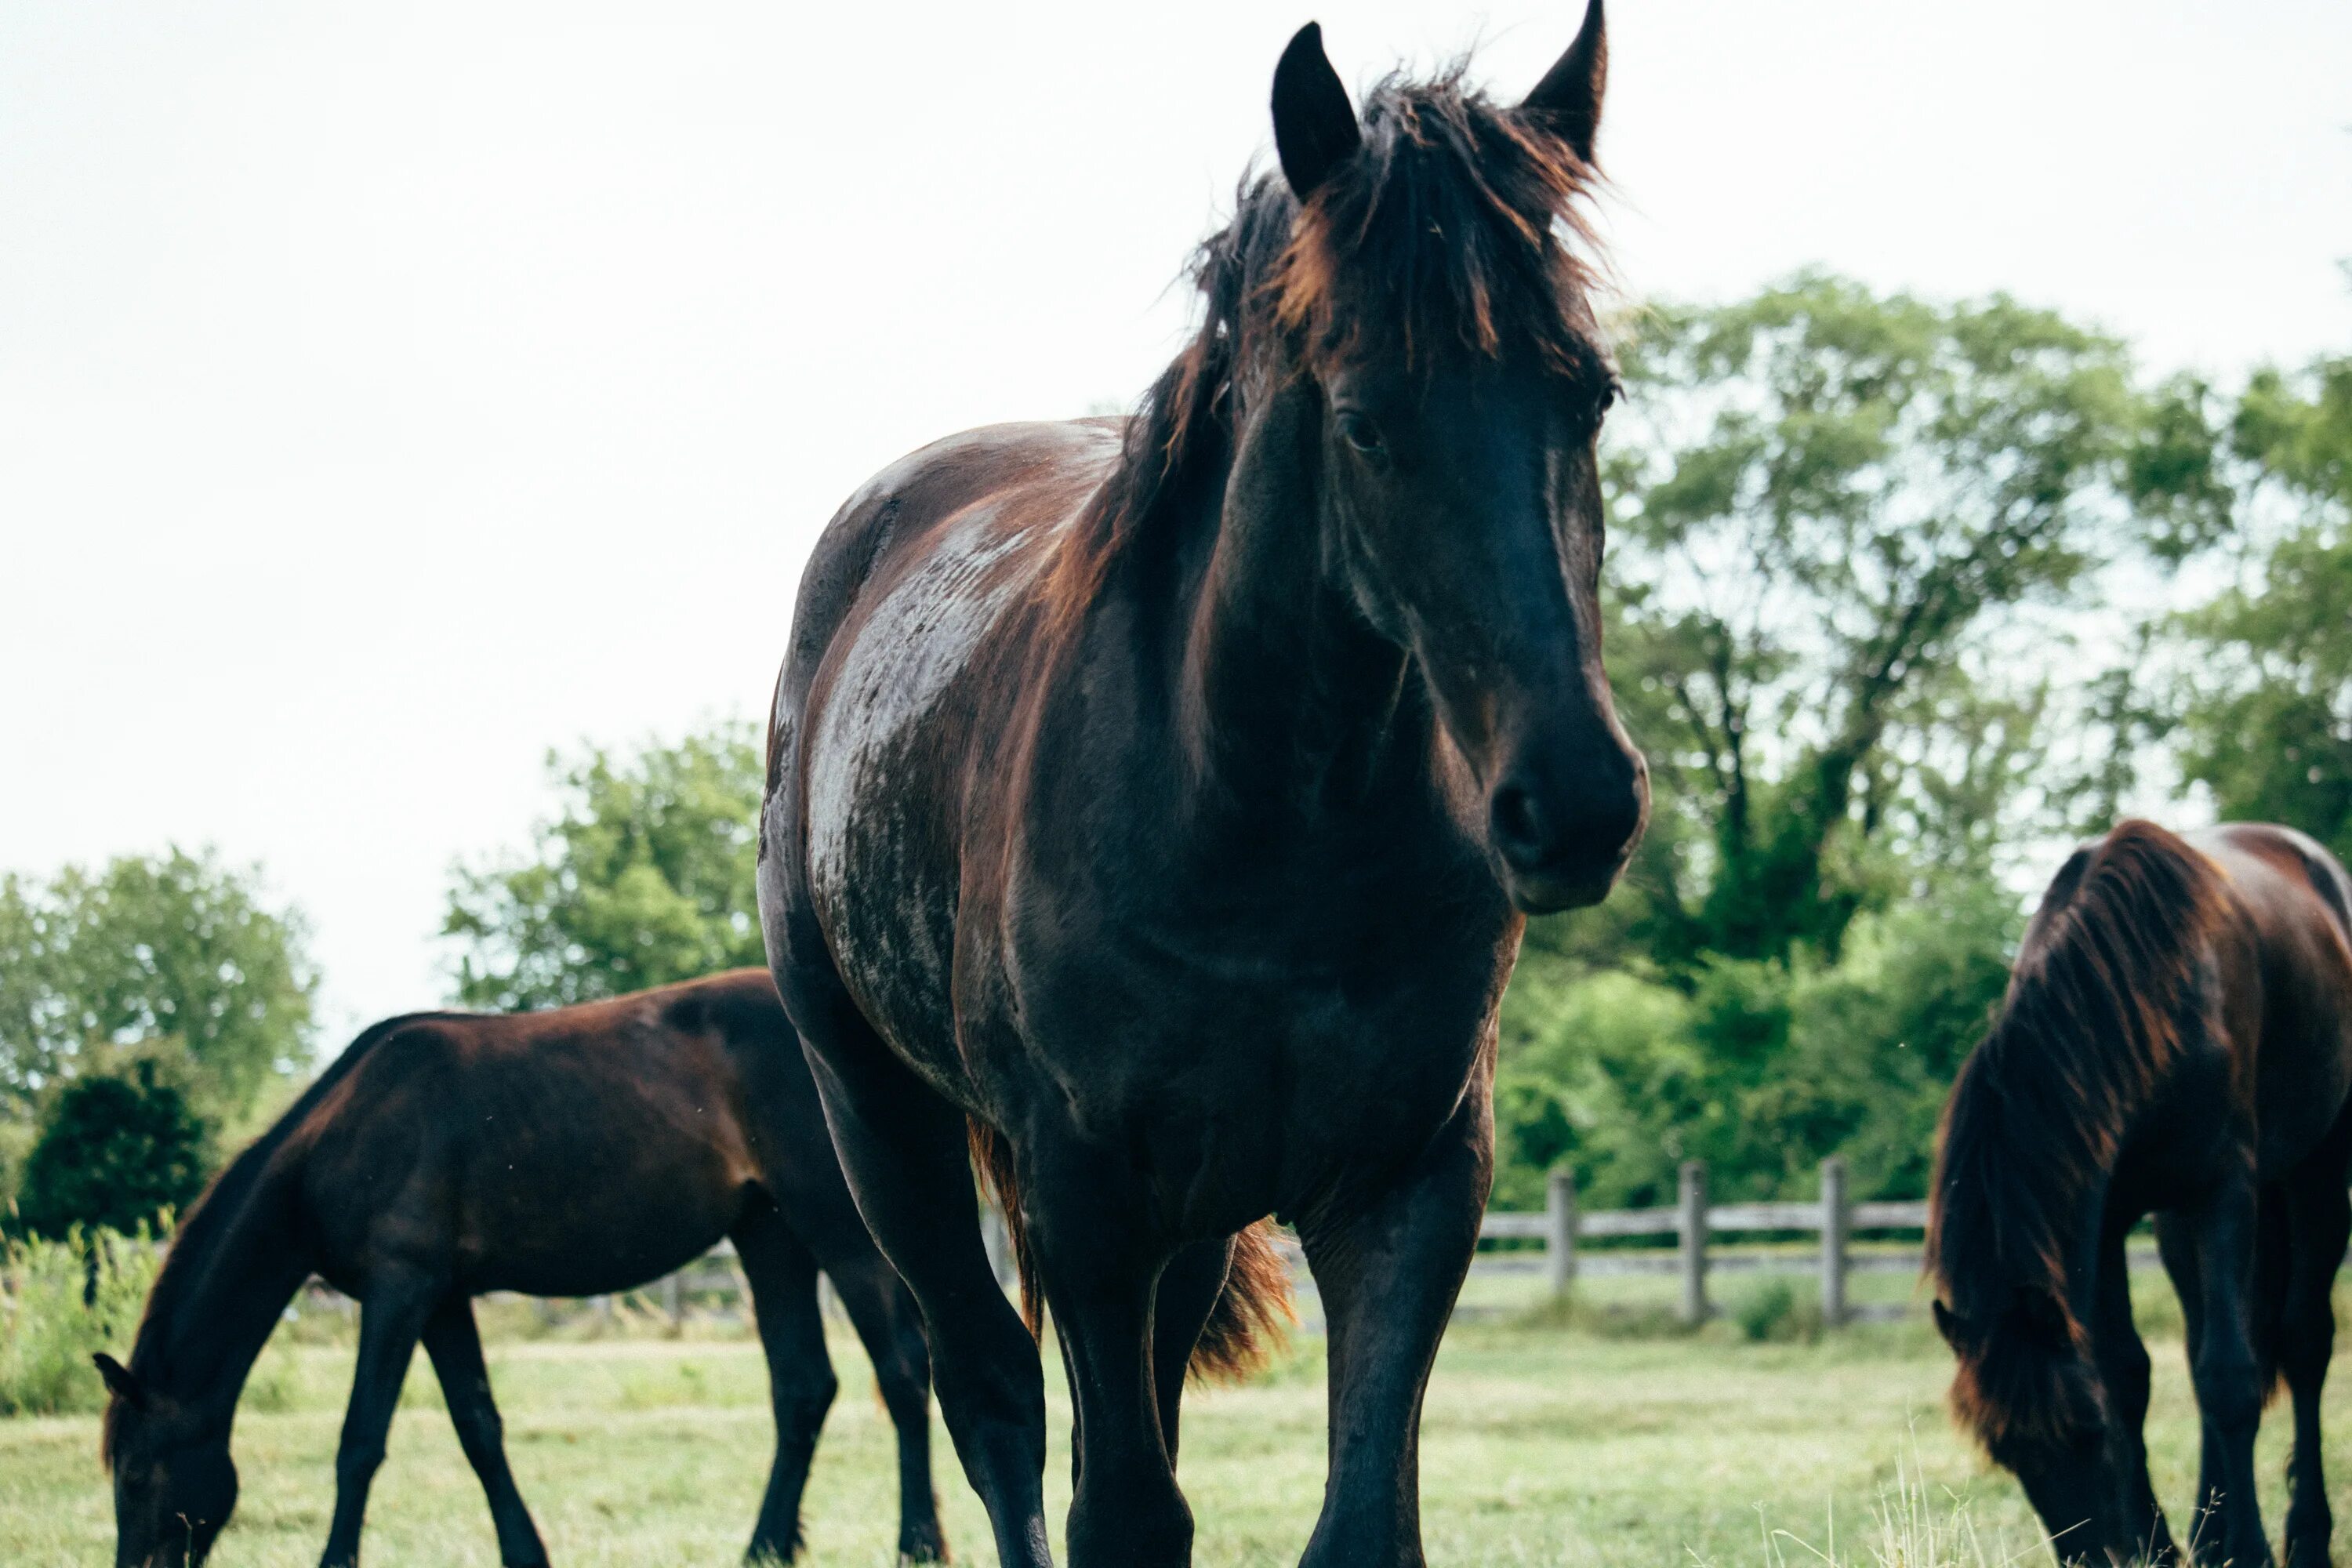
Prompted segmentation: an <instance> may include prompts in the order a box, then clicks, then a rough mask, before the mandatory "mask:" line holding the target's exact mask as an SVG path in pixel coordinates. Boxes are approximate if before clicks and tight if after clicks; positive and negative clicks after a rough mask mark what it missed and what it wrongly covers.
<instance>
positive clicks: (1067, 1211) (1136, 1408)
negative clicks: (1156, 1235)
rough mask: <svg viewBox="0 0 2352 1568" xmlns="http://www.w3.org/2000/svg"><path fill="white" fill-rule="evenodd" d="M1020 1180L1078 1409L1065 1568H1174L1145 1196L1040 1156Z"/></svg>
mask: <svg viewBox="0 0 2352 1568" xmlns="http://www.w3.org/2000/svg"><path fill="white" fill-rule="evenodd" d="M1041 1153H1042V1154H1043V1158H1039V1159H1033V1160H1032V1161H1030V1162H1028V1165H1029V1168H1028V1169H1026V1170H1024V1172H1023V1174H1022V1182H1023V1186H1024V1197H1025V1202H1024V1217H1025V1218H1026V1220H1027V1226H1028V1243H1029V1246H1030V1247H1031V1248H1032V1250H1033V1252H1034V1255H1035V1258H1036V1260H1037V1268H1038V1274H1039V1276H1040V1278H1041V1279H1043V1281H1044V1283H1045V1299H1046V1300H1047V1301H1048V1303H1050V1304H1051V1306H1052V1308H1053V1311H1054V1331H1055V1335H1056V1337H1057V1338H1059V1339H1060V1341H1061V1344H1062V1352H1063V1361H1064V1363H1065V1365H1066V1369H1067V1371H1068V1373H1069V1378H1070V1399H1071V1403H1072V1404H1073V1405H1075V1406H1076V1420H1075V1422H1074V1423H1073V1428H1072V1441H1073V1447H1074V1448H1075V1450H1076V1456H1075V1463H1074V1466H1073V1469H1074V1473H1075V1478H1076V1496H1075V1497H1074V1498H1073V1499H1072V1500H1071V1503H1070V1522H1069V1551H1070V1564H1071V1568H1112V1565H1114V1564H1116V1565H1118V1568H1184V1564H1186V1563H1190V1562H1191V1561H1192V1510H1191V1509H1189V1508H1187V1507H1186V1506H1185V1503H1184V1497H1183V1494H1182V1493H1181V1491H1179V1490H1178V1489H1177V1486H1176V1472H1175V1468H1174V1465H1173V1463H1172V1461H1171V1458H1170V1457H1169V1449H1168V1442H1167V1438H1166V1436H1165V1435H1164V1434H1163V1432H1162V1430H1161V1427H1160V1399H1159V1386H1158V1383H1157V1380H1156V1379H1155V1377H1154V1373H1153V1356H1152V1340H1153V1333H1152V1321H1153V1314H1152V1303H1153V1298H1154V1295H1155V1293H1156V1292H1157V1290H1158V1289H1159V1283H1160V1272H1161V1270H1162V1268H1164V1267H1165V1265H1166V1263H1167V1260H1168V1252H1169V1249H1168V1248H1167V1247H1163V1246H1161V1245H1159V1244H1158V1243H1157V1242H1155V1241H1154V1240H1153V1239H1152V1237H1151V1227H1150V1225H1148V1224H1146V1223H1141V1216H1142V1215H1145V1214H1146V1213H1147V1212H1148V1209H1147V1205H1146V1201H1145V1194H1142V1193H1141V1192H1139V1191H1138V1190H1136V1188H1135V1185H1134V1184H1133V1183H1132V1182H1131V1181H1122V1180H1120V1179H1119V1177H1118V1173H1116V1172H1115V1171H1113V1170H1109V1169H1107V1168H1105V1167H1106V1164H1107V1163H1106V1162H1102V1161H1099V1160H1096V1159H1093V1158H1090V1157H1087V1156H1086V1155H1083V1154H1079V1153H1076V1152H1073V1151H1069V1150H1067V1149H1056V1150H1050V1151H1041Z"/></svg>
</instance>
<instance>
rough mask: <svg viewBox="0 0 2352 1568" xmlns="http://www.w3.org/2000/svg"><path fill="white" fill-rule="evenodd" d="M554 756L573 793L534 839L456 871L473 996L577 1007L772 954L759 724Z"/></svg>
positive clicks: (460, 956) (552, 767)
mask: <svg viewBox="0 0 2352 1568" xmlns="http://www.w3.org/2000/svg"><path fill="white" fill-rule="evenodd" d="M547 768H548V773H549V776H550V782H551V784H552V785H553V786H554V789H555V791H556V794H557V796H558V799H559V801H560V806H559V809H558V811H557V814H556V815H555V816H553V817H552V818H551V819H550V820H548V821H546V822H544V823H542V824H541V826H540V827H539V828H538V830H537V833H536V836H535V837H536V842H535V843H534V845H533V847H532V848H531V850H530V852H529V853H528V854H526V855H522V856H518V857H509V858H507V859H505V860H502V861H499V862H495V863H493V864H491V865H488V866H487V867H481V868H467V867H463V866H461V867H459V868H457V871H456V873H455V876H454V880H453V886H452V888H451V890H450V894H449V904H448V912H447V916H446V919H445V921H444V922H443V925H442V931H443V934H444V935H445V936H447V937H450V938H453V939H455V940H456V942H457V943H458V947H457V959H456V963H455V975H454V980H455V986H454V988H455V990H456V993H457V999H458V1000H459V1001H461V1002H464V1003H466V1004H467V1005H473V1006H481V1007H491V1008H496V1009H499V1010H501V1011H506V1010H512V1009H517V1008H525V1007H551V1006H563V1005H569V1004H572V1003H574V1002H584V1001H589V1000H592V999H593V998H596V997H601V996H614V995H619V994H623V993H625V992H629V991H636V990H641V989H643V988H644V987H646V986H648V985H661V984H668V983H670V982H673V981H678V980H690V979H693V978H695V977H697V976H699V975H704V974H709V973H713V972H714V971H717V970H721V969H729V968H734V967H737V966H739V965H743V964H757V963H764V962H765V961H766V950H765V948H764V946H763V944H762V941H761V934H760V921H759V910H758V901H757V894H756V892H755V890H754V885H753V880H752V879H753V875H754V872H755V870H756V868H757V864H758V844H757V837H756V834H757V825H758V820H759V813H760V791H761V755H760V752H759V748H758V746H757V744H756V742H755V739H754V736H753V732H752V730H751V726H750V725H748V724H740V723H728V724H720V725H717V726H715V727H713V728H711V729H709V730H707V731H703V732H701V733H699V734H692V735H688V736H686V737H685V738H683V739H682V740H680V741H678V742H676V743H675V744H663V743H660V742H648V743H646V744H645V745H643V746H641V747H640V748H638V749H637V750H636V751H635V752H631V753H626V754H616V753H614V752H611V751H608V750H605V749H604V748H602V747H589V748H587V749H586V750H584V751H583V752H581V753H580V754H579V755H577V756H574V757H565V756H562V755H561V754H558V753H553V752H551V753H550V754H549V756H548V759H547Z"/></svg>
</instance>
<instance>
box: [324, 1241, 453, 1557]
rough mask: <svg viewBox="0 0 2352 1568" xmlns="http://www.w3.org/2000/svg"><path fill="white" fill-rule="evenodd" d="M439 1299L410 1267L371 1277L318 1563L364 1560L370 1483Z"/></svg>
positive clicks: (438, 1292) (434, 1289)
mask: <svg viewBox="0 0 2352 1568" xmlns="http://www.w3.org/2000/svg"><path fill="white" fill-rule="evenodd" d="M440 1299H441V1290H440V1289H439V1288H438V1287H437V1286H436V1285H435V1284H434V1283H432V1282H431V1281H428V1280H425V1279H421V1278H418V1277H415V1276H413V1275H406V1274H397V1275H392V1276H390V1277H388V1278H384V1279H376V1280H372V1281H371V1282H370V1286H369V1289H368V1290H367V1292H366V1294H365V1296H364V1297H363V1298H362V1300H361V1302H360V1353H359V1367H358V1371H357V1372H356V1373H354V1375H353V1376H352V1403H351V1405H350V1407H349V1408H348V1409H347V1410H345V1411H344V1413H343V1436H342V1442H341V1446H340V1447H338V1448H337V1450H336V1452H335V1519H334V1522H333V1524H331V1526H329V1527H328V1531H327V1550H326V1551H325V1552H323V1553H321V1554H320V1558H319V1563H320V1568H354V1565H355V1564H356V1563H358V1562H359V1560H360V1521H362V1519H363V1518H364V1517H365V1516H366V1514H367V1496H368V1487H369V1485H370V1483H371V1482H373V1480H374V1479H375V1472H376V1468H377V1467H378V1466H380V1465H382V1464H383V1440H384V1435H385V1434H386V1433H388V1432H389V1431H391V1429H392V1413H393V1410H394V1408H395V1407H396V1406H397V1405H399V1403H400V1384H401V1381H402V1379H404V1377H406V1376H407V1375H408V1362H409V1358H410V1357H411V1356H413V1355H415V1353H416V1339H417V1336H418V1335H419V1334H421V1333H422V1332H423V1331H424V1330H425V1320H426V1319H428V1318H429V1317H431V1316H432V1313H433V1308H434V1304H435V1303H436V1302H437V1301H438V1300H440Z"/></svg>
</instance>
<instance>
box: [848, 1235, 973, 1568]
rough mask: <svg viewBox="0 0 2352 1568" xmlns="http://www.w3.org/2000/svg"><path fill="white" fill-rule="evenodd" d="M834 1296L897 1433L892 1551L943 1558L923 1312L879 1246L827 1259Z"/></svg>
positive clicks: (915, 1558)
mask: <svg viewBox="0 0 2352 1568" xmlns="http://www.w3.org/2000/svg"><path fill="white" fill-rule="evenodd" d="M826 1271H827V1272H828V1273H829V1274H831V1275H832V1277H833V1286H834V1289H835V1290H838V1291H839V1292H840V1293H841V1304H842V1306H843V1307H844V1308H845V1309H847V1310H848V1312H849V1321H851V1322H852V1323H854V1324H856V1328H857V1337H858V1339H859V1340H860V1341H862V1342H864V1343H865V1346H866V1355H867V1356H868V1357H869V1358H870V1359H871V1360H872V1361H873V1363H874V1383H875V1386H876V1387H877V1389H878V1390H880V1392H881V1394H882V1406H883V1408H884V1409H886V1410H887V1411H888V1412H889V1413H890V1425H891V1426H893V1427H894V1428H896V1429H897V1431H898V1559H899V1561H900V1562H902V1563H944V1562H946V1561H947V1560H948V1548H947V1537H946V1535H945V1534H944V1533H942V1532H941V1531H940V1500H939V1494H938V1493H937V1492H935V1491H934V1490H932V1489H931V1363H930V1355H929V1352H927V1351H926V1350H925V1349H924V1348H923V1321H922V1314H921V1313H920V1312H919V1311H918V1310H916V1307H915V1299H914V1297H912V1296H910V1295H908V1292H907V1287H906V1284H905V1283H904V1282H903V1281H902V1280H900V1279H899V1278H898V1274H897V1273H896V1272H895V1271H894V1270H893V1269H892V1268H891V1267H890V1265H889V1264H888V1263H887V1262H885V1261H884V1260H883V1258H882V1255H881V1254H880V1253H879V1252H874V1251H870V1250H869V1251H868V1252H867V1253H866V1257H865V1258H862V1259H860V1260H857V1261H854V1262H845V1261H843V1260H842V1259H839V1258H835V1259H832V1260H830V1261H829V1262H828V1263H827V1264H826Z"/></svg>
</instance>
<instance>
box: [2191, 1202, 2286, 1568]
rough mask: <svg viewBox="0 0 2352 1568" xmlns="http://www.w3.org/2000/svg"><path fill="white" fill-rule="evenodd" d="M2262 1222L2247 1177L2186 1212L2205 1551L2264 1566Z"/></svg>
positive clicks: (2244, 1566)
mask: <svg viewBox="0 0 2352 1568" xmlns="http://www.w3.org/2000/svg"><path fill="white" fill-rule="evenodd" d="M2258 1219H2259V1215H2258V1212H2257V1203H2256V1192H2255V1187H2254V1184H2253V1182H2252V1179H2251V1178H2250V1177H2249V1178H2243V1179H2235V1180H2231V1181H2230V1182H2228V1183H2226V1184H2224V1185H2223V1186H2221V1188H2220V1189H2219V1190H2217V1191H2216V1192H2215V1193H2214V1194H2213V1195H2212V1196H2211V1197H2210V1198H2208V1199H2207V1200H2206V1201H2205V1202H2204V1203H2203V1204H2201V1205H2199V1206H2198V1208H2197V1209H2196V1210H2195V1211H2194V1212H2193V1213H2190V1214H2187V1215H2183V1216H2182V1227H2183V1231H2184V1234H2185V1237H2186V1240H2187V1243H2188V1247H2189V1252H2190V1254H2191V1256H2192V1257H2193V1258H2194V1259H2195V1263H2196V1280H2197V1295H2198V1297H2199V1311H2198V1314H2197V1316H2198V1332H2197V1338H2196V1342H2195V1346H2194V1349H2193V1350H2192V1351H2191V1352H2190V1356H2189V1381H2190V1382H2191V1384H2194V1385H2195V1387H2196V1390H2197V1408H2198V1413H2199V1415H2200V1416H2201V1417H2202V1419H2203V1425H2204V1449H2205V1452H2204V1460H2203V1463H2202V1465H2201V1466H2200V1479H2199V1483H2198V1484H2199V1491H2200V1496H2199V1498H2198V1506H2199V1507H2200V1509H2204V1510H2210V1514H2211V1525H2210V1528H2209V1529H2207V1530H2206V1531H2203V1532H2202V1533H2203V1535H2204V1538H2205V1541H2206V1542H2208V1543H2209V1544H2208V1546H2207V1550H2206V1552H2205V1555H2207V1556H2208V1557H2210V1558H2216V1559H2218V1560H2221V1561H2226V1562H2229V1563H2233V1564H2235V1568H2268V1564H2269V1563H2270V1562H2271V1549H2270V1542H2269V1541H2268V1540H2267V1539H2266V1538H2265V1537H2264V1535H2263V1514H2262V1503H2261V1500H2260V1499H2259V1498H2257V1497H2256V1495H2255V1492H2254V1433H2255V1429H2256V1427H2257V1426H2260V1424H2261V1422H2262V1415H2263V1393H2264V1390H2263V1386H2262V1373H2261V1370H2260V1363H2259V1361H2258V1358H2257V1357H2256V1356H2255V1353H2254V1345H2253V1321H2252V1312H2253V1310H2254V1300H2253V1295H2254V1291H2253V1283H2254V1247H2255V1240H2256V1237H2257V1235H2258V1234H2259V1226H2258Z"/></svg>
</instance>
